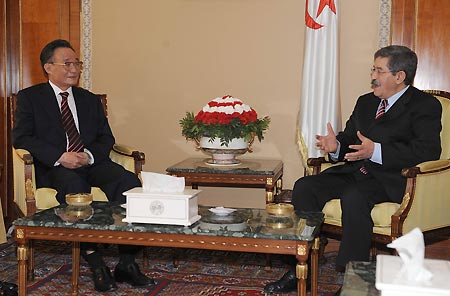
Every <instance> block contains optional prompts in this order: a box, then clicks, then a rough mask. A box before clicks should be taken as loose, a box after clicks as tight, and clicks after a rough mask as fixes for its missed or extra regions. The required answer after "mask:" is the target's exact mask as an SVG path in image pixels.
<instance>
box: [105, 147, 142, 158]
mask: <svg viewBox="0 0 450 296" xmlns="http://www.w3.org/2000/svg"><path fill="white" fill-rule="evenodd" d="M113 150H114V151H115V152H117V153H119V154H121V155H125V156H129V157H133V158H134V159H135V160H140V161H144V160H145V154H144V153H143V152H141V151H138V150H135V149H134V148H132V147H130V146H127V145H123V144H114V146H113Z"/></svg>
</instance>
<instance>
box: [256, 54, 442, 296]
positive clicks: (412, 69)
mask: <svg viewBox="0 0 450 296" xmlns="http://www.w3.org/2000/svg"><path fill="white" fill-rule="evenodd" d="M416 69H417V56H416V54H415V53H414V52H413V51H411V50H410V49H409V48H407V47H404V46H387V47H385V48H381V49H379V50H378V51H377V52H376V53H375V55H374V64H373V68H372V70H371V84H372V89H373V92H371V93H368V94H365V95H363V96H361V97H359V99H358V101H357V102H356V106H355V108H354V109H353V113H352V114H351V116H350V118H349V119H348V121H347V123H346V126H345V129H344V131H342V132H340V133H338V134H337V135H335V133H334V131H333V128H332V127H331V125H330V124H329V123H328V125H327V128H328V134H327V135H325V136H319V135H318V136H316V139H317V143H316V145H317V147H318V148H320V149H321V150H322V151H323V152H324V153H328V155H329V157H330V159H332V160H333V161H344V163H345V164H344V165H341V166H335V167H331V168H329V169H327V170H325V171H323V172H322V173H320V174H319V175H313V176H306V177H303V178H300V179H299V180H297V182H296V183H295V185H294V189H293V192H292V204H293V205H294V207H295V209H296V210H303V211H321V210H322V208H323V207H324V205H325V203H326V202H328V201H329V200H331V199H334V198H338V197H339V198H340V199H341V208H342V240H341V244H340V247H339V253H338V256H337V258H336V269H337V270H341V271H343V270H345V265H346V264H347V263H348V262H349V261H353V260H355V261H368V260H369V255H370V246H371V237H372V228H373V221H372V218H371V216H370V213H371V211H372V208H373V207H374V205H375V204H378V203H382V202H396V203H401V201H402V199H403V194H404V191H405V186H406V178H404V177H402V176H401V170H402V169H403V168H405V167H412V166H415V165H417V164H418V163H421V162H424V161H430V160H436V159H439V156H440V154H441V142H440V131H441V113H442V107H441V104H440V103H439V101H438V100H436V99H435V98H434V97H433V96H432V95H430V94H427V93H424V92H422V91H420V90H418V89H417V88H415V87H413V86H412V85H411V84H412V82H413V80H414V76H415V74H416ZM295 288H296V276H295V269H292V270H290V271H288V272H287V273H286V274H285V275H284V276H283V277H282V278H281V279H280V280H278V281H276V282H273V283H269V284H268V285H267V286H266V287H265V291H266V292H286V291H288V290H294V289H295Z"/></svg>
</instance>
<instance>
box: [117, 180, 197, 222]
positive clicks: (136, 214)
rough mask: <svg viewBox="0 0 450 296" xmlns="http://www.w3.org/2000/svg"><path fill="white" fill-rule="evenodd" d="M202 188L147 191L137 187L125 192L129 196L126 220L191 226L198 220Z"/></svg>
mask: <svg viewBox="0 0 450 296" xmlns="http://www.w3.org/2000/svg"><path fill="white" fill-rule="evenodd" d="M200 191H201V190H194V189H185V190H184V191H183V192H173V193H169V192H145V191H144V190H143V188H141V187H137V188H133V189H131V190H128V191H126V192H124V193H123V194H124V195H125V196H126V197H127V203H126V210H127V211H126V217H125V218H124V219H123V221H124V222H129V223H132V222H136V223H151V224H171V225H184V226H189V225H191V224H193V223H195V222H197V221H198V220H200V218H201V217H200V216H199V215H198V203H197V195H198V194H199V193H200Z"/></svg>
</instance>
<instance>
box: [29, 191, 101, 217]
mask: <svg viewBox="0 0 450 296" xmlns="http://www.w3.org/2000/svg"><path fill="white" fill-rule="evenodd" d="M91 193H92V194H93V200H94V201H108V198H106V195H105V193H104V192H103V191H102V190H101V189H100V188H98V187H92V189H91ZM58 205H59V202H58V201H57V200H56V190H55V189H52V188H46V187H45V188H38V189H37V190H36V208H37V210H38V211H42V210H45V209H49V208H52V207H56V206H58Z"/></svg>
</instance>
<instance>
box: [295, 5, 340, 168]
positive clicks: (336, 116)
mask: <svg viewBox="0 0 450 296" xmlns="http://www.w3.org/2000/svg"><path fill="white" fill-rule="evenodd" d="M338 1H339V0H306V5H305V26H306V34H305V54H304V60H303V79H302V91H301V98H300V112H299V118H298V137H299V149H300V153H301V154H302V159H303V162H304V163H303V166H304V167H305V168H307V165H306V160H307V159H308V157H319V156H321V154H320V153H321V152H320V150H319V149H317V148H316V146H315V144H316V138H315V136H316V135H326V134H327V128H326V125H327V122H330V123H331V125H332V127H333V129H334V131H335V132H338V131H340V130H341V120H340V118H341V115H340V114H341V111H340V100H339V85H338V84H339V80H338V70H339V67H338V66H339V63H338V58H339V55H338V43H339V42H338V13H339V6H338V5H339V3H338Z"/></svg>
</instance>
